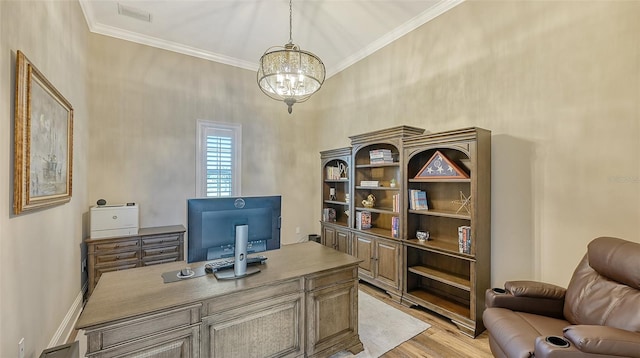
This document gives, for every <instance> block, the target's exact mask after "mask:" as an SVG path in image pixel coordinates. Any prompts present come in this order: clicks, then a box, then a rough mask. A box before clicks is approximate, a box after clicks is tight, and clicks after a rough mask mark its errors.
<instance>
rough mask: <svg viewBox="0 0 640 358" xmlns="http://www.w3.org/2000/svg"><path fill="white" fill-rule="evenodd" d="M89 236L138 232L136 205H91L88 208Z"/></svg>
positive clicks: (109, 235) (94, 237)
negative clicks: (89, 208)
mask: <svg viewBox="0 0 640 358" xmlns="http://www.w3.org/2000/svg"><path fill="white" fill-rule="evenodd" d="M90 227H91V238H92V239H102V238H107V237H114V236H127V235H137V234H138V205H136V204H135V203H129V204H109V205H98V206H92V207H91V210H90Z"/></svg>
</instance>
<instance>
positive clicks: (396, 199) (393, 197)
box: [392, 194, 400, 213]
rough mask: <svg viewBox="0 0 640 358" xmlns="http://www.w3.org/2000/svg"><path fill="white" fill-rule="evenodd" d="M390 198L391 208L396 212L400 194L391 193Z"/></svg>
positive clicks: (398, 209) (398, 208)
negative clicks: (391, 201)
mask: <svg viewBox="0 0 640 358" xmlns="http://www.w3.org/2000/svg"><path fill="white" fill-rule="evenodd" d="M392 199H393V208H392V210H393V211H394V212H396V213H397V212H400V194H393V196H392Z"/></svg>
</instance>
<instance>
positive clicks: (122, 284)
mask: <svg viewBox="0 0 640 358" xmlns="http://www.w3.org/2000/svg"><path fill="white" fill-rule="evenodd" d="M261 254H262V255H264V256H266V257H267V258H268V260H267V262H266V264H264V265H261V266H260V269H261V272H260V273H258V274H256V275H252V276H247V277H245V278H242V279H238V280H221V281H218V280H217V279H216V278H215V276H214V275H212V274H207V275H205V276H200V277H196V278H191V279H187V280H184V281H179V282H173V283H166V284H165V283H164V282H163V279H162V276H161V275H162V274H163V273H164V272H169V271H174V270H180V269H182V268H184V267H186V266H190V267H191V268H196V267H200V266H204V264H205V263H206V262H196V263H191V264H187V263H185V262H184V261H181V262H173V263H168V264H162V265H154V266H147V267H140V268H135V269H130V270H126V271H116V272H107V273H105V274H103V275H102V276H101V277H100V281H99V282H98V285H97V286H96V288H95V290H94V291H93V294H92V295H91V297H90V298H89V301H88V302H87V304H86V306H85V308H84V310H83V311H82V313H81V315H80V317H79V318H78V321H77V323H76V328H77V329H84V328H87V327H91V326H95V325H99V324H103V323H107V322H113V321H116V320H120V319H125V318H129V317H135V316H139V315H144V314H147V313H151V312H154V311H158V310H162V309H166V308H170V307H175V306H181V305H187V304H190V303H194V302H199V301H202V300H205V299H209V298H213V297H217V296H221V295H224V294H227V293H230V292H234V291H239V290H245V289H250V288H254V287H260V286H264V285H268V284H272V283H276V282H280V281H285V280H289V279H292V278H295V277H300V276H305V275H309V274H312V273H321V272H323V271H328V270H331V269H335V268H339V267H347V266H350V265H353V264H356V263H358V262H360V261H361V260H359V259H357V258H355V257H353V256H350V255H347V254H344V253H341V252H339V251H336V250H334V249H331V248H328V247H325V246H323V245H320V244H318V243H315V242H304V243H299V244H293V245H283V246H282V247H281V249H279V250H273V251H266V252H263V253H261Z"/></svg>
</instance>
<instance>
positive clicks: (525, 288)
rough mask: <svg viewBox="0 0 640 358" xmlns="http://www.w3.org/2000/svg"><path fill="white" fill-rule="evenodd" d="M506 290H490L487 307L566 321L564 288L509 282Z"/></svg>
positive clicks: (533, 283) (486, 298) (528, 282)
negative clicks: (563, 311) (564, 314)
mask: <svg viewBox="0 0 640 358" xmlns="http://www.w3.org/2000/svg"><path fill="white" fill-rule="evenodd" d="M505 288H506V289H498V288H493V289H488V290H487V291H486V293H485V305H486V307H487V308H489V307H500V308H507V309H510V310H512V311H520V312H528V313H533V314H539V315H543V316H547V317H553V318H560V319H564V316H563V314H562V310H563V308H564V293H565V292H566V290H565V289H564V288H562V287H559V286H555V285H551V284H547V283H543V282H535V281H508V282H506V283H505Z"/></svg>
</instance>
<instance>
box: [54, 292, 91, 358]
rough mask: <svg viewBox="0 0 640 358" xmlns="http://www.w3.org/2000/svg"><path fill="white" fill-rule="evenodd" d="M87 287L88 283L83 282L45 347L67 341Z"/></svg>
mask: <svg viewBox="0 0 640 358" xmlns="http://www.w3.org/2000/svg"><path fill="white" fill-rule="evenodd" d="M87 287H88V283H87V282H85V284H84V285H83V286H82V289H81V290H80V292H78V295H77V296H76V299H75V300H74V301H73V304H72V305H71V308H69V311H68V312H67V315H66V316H64V320H62V323H60V326H59V327H58V330H57V331H56V333H55V334H54V335H53V338H51V341H49V346H48V347H47V348H51V347H55V346H59V345H61V344H65V343H67V340H68V339H69V336H71V333H72V332H73V327H74V326H75V324H76V321H77V320H78V317H79V316H80V312H82V303H83V298H84V293H85V292H86V291H87Z"/></svg>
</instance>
